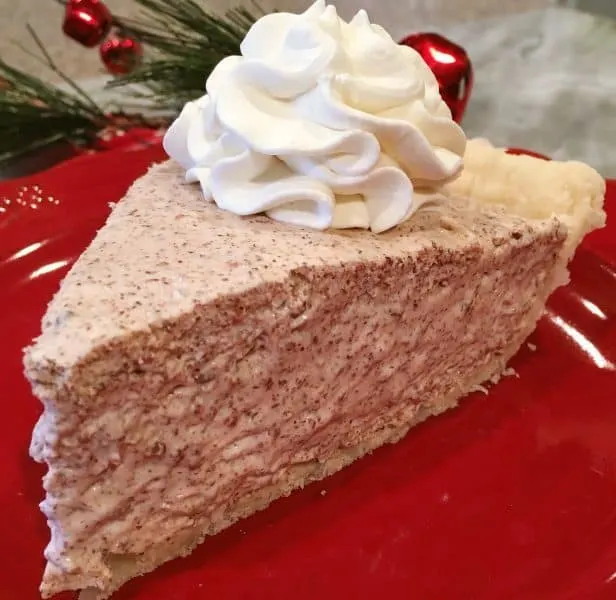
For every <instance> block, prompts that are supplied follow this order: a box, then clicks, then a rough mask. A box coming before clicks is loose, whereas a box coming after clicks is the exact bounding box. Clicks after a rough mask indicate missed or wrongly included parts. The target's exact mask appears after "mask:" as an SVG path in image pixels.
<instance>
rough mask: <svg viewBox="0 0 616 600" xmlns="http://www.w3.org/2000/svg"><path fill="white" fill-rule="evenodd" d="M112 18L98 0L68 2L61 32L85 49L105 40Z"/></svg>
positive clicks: (71, 0)
mask: <svg viewBox="0 0 616 600" xmlns="http://www.w3.org/2000/svg"><path fill="white" fill-rule="evenodd" d="M112 23H113V17H112V16H111V13H110V12H109V9H108V8H107V7H106V6H105V4H104V3H103V2H101V1H100V0H68V2H67V3H66V11H65V13H64V23H63V25H62V31H64V33H65V34H66V35H67V36H68V37H70V38H73V39H74V40H75V41H77V42H79V43H80V44H82V45H83V46H86V47H87V48H92V47H94V46H96V45H97V44H100V42H101V41H102V40H103V39H105V36H106V35H107V34H108V33H109V30H110V29H111V25H112Z"/></svg>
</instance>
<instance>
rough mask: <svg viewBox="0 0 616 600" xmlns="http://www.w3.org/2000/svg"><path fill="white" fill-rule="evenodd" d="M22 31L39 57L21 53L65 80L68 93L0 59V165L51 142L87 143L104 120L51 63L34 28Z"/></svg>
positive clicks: (52, 62)
mask: <svg viewBox="0 0 616 600" xmlns="http://www.w3.org/2000/svg"><path fill="white" fill-rule="evenodd" d="M27 29H28V32H29V33H30V35H31V36H32V38H33V40H34V42H35V43H36V45H37V46H38V48H39V50H40V52H41V56H38V55H33V54H31V53H30V52H28V51H26V52H28V54H31V55H32V56H34V58H36V59H37V60H39V61H41V62H42V63H43V64H45V65H46V66H47V67H48V68H49V69H50V70H51V71H53V72H54V73H55V74H56V75H57V76H59V77H60V78H61V79H62V80H63V81H64V82H66V83H67V84H68V86H69V88H70V89H71V91H70V92H68V91H64V90H62V89H60V88H59V87H57V86H54V85H51V84H49V83H46V82H45V81H43V80H42V79H39V78H38V77H35V76H33V75H29V74H28V73H25V72H23V71H21V70H19V69H17V68H15V67H12V66H11V65H9V64H8V63H7V62H5V61H4V60H2V59H0V164H2V163H6V162H8V161H10V160H12V159H14V158H16V157H18V156H21V155H23V154H26V153H28V152H31V151H32V150H38V149H41V148H44V147H45V146H49V145H50V144H53V143H55V142H60V141H69V142H72V143H75V144H85V143H88V142H90V141H92V139H93V138H94V137H95V136H96V133H97V131H99V130H100V128H101V127H103V126H104V123H105V122H106V120H107V117H106V116H105V113H104V112H103V110H102V109H101V107H99V106H98V105H97V104H96V102H94V100H92V98H90V96H88V94H86V92H84V91H83V90H82V89H81V88H80V87H79V86H78V85H77V84H76V83H74V82H73V81H72V80H71V79H69V78H68V77H67V76H66V75H65V74H64V73H62V71H61V70H60V69H59V68H58V67H57V66H56V64H55V63H54V61H53V60H52V58H51V56H50V55H49V54H48V53H47V51H46V50H45V48H44V46H43V44H42V42H41V40H40V39H39V37H38V36H37V35H36V33H35V32H34V30H33V29H32V28H31V27H30V26H29V25H28V26H27Z"/></svg>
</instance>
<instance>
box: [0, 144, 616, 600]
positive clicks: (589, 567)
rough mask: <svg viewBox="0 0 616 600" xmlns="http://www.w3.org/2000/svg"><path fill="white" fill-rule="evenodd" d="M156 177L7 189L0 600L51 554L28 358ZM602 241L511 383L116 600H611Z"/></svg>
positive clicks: (12, 597) (148, 153) (129, 162)
mask: <svg viewBox="0 0 616 600" xmlns="http://www.w3.org/2000/svg"><path fill="white" fill-rule="evenodd" d="M162 158H163V154H162V151H161V149H160V148H150V149H147V150H139V151H131V152H126V151H124V152H123V151H114V152H109V153H107V154H100V155H95V156H85V157H81V158H77V159H75V160H72V161H69V162H66V163H64V164H62V165H60V166H58V167H56V168H54V169H52V170H49V171H47V172H45V173H42V174H39V175H36V176H34V177H31V178H28V179H22V180H16V181H12V182H8V183H4V184H2V185H0V284H1V292H2V294H1V297H0V309H1V310H0V332H1V334H2V337H1V338H0V340H1V341H0V357H1V359H2V366H3V369H2V377H1V379H0V398H1V400H2V412H3V414H4V418H3V420H2V422H3V423H4V426H3V431H2V434H1V435H0V456H1V457H2V461H3V462H2V472H1V475H0V508H1V509H2V510H0V532H1V533H2V540H1V544H0V557H1V560H0V598H2V599H7V600H34V599H36V598H38V597H39V594H38V590H37V588H38V584H39V581H40V578H41V574H42V570H43V548H44V546H45V544H46V543H47V539H48V533H47V529H46V525H45V522H44V519H43V517H42V515H41V514H40V513H39V511H38V507H37V503H38V502H39V501H40V499H41V496H42V488H41V481H40V478H41V476H42V474H43V469H42V468H41V467H40V466H38V465H36V464H35V463H33V462H32V461H31V460H30V458H29V457H28V443H29V440H30V433H31V430H32V427H33V425H34V423H35V421H36V419H37V417H38V415H39V413H40V410H41V407H40V405H39V403H38V401H36V400H35V399H34V398H33V397H32V396H31V394H30V390H29V387H28V384H27V383H26V381H25V380H24V378H23V375H22V368H21V348H22V347H23V346H24V345H26V344H28V343H29V342H30V340H31V339H32V338H33V337H34V336H35V335H36V334H37V333H38V331H39V323H40V318H41V316H42V313H43V310H44V308H45V306H46V304H47V302H48V301H49V299H50V297H51V295H52V293H53V292H54V290H55V289H56V288H57V285H58V282H59V280H60V278H61V277H62V276H63V275H64V274H65V273H66V271H67V269H68V268H69V266H70V265H71V263H72V262H73V261H74V260H75V258H76V257H77V256H78V255H79V253H80V252H81V251H82V250H83V249H84V247H85V246H86V244H87V243H88V242H89V241H90V239H91V238H92V236H93V235H94V232H95V231H96V229H97V228H98V227H100V226H101V225H102V223H103V222H104V220H105V218H106V216H107V214H108V212H109V207H108V203H109V202H111V201H115V200H118V199H119V198H120V197H121V196H122V195H123V193H124V191H125V190H126V189H127V187H128V186H129V184H130V183H131V181H132V180H133V179H135V177H137V176H138V175H140V174H142V173H143V172H144V171H145V169H146V168H147V165H148V164H150V163H151V162H152V161H154V160H160V159H162ZM609 204H611V207H608V212H609V208H611V209H612V212H614V211H616V182H614V183H611V184H610V186H609V188H608V205H609ZM612 216H613V217H614V218H616V214H614V215H612ZM615 225H616V221H614V222H613V223H612V224H610V225H609V226H608V227H607V228H605V229H603V230H602V231H598V232H595V233H593V234H592V235H591V236H589V237H588V238H587V240H586V242H585V243H584V247H583V248H581V249H580V250H579V252H578V253H577V255H576V257H575V260H574V261H573V263H572V265H571V283H570V284H569V285H568V286H567V287H565V288H562V289H560V290H559V291H558V292H557V293H556V294H555V295H554V296H553V297H552V299H551V300H550V303H549V306H548V310H547V313H546V316H545V317H544V318H543V319H542V320H541V322H540V324H539V327H538V328H537V330H536V332H535V333H534V334H533V336H532V337H531V339H530V340H529V344H528V345H525V346H524V347H523V348H522V350H521V351H520V352H519V354H518V355H517V356H516V357H515V359H514V360H513V363H512V366H513V367H514V369H515V371H516V372H517V375H518V376H517V377H510V378H506V379H505V380H503V381H502V382H501V383H499V384H498V385H497V386H495V387H493V388H492V389H491V390H490V392H489V394H488V395H487V396H485V395H482V394H474V395H473V396H471V397H469V398H467V399H466V400H465V401H464V402H463V403H462V405H461V407H460V408H458V409H456V410H453V411H451V412H449V413H447V414H445V415H443V416H441V417H438V418H434V419H430V420H429V421H427V422H426V423H424V424H423V425H421V426H419V427H417V428H415V429H414V430H412V431H411V432H410V434H409V435H408V436H407V437H406V438H405V439H404V440H403V441H401V442H400V443H398V444H396V445H393V446H387V447H385V448H382V449H380V450H378V451H377V452H375V453H374V454H373V455H372V456H370V457H368V458H366V459H364V460H361V461H359V462H357V463H355V464H353V465H352V466H351V467H349V468H347V469H345V470H344V471H342V472H341V473H339V474H337V475H335V476H334V477H331V478H329V479H327V480H325V481H323V482H320V483H317V484H314V485H311V486H309V487H308V488H306V489H305V490H303V491H301V492H298V493H295V494H293V495H292V496H291V497H289V498H286V499H284V500H281V501H278V502H276V503H274V504H273V505H272V506H271V507H270V508H269V509H267V510H265V511H263V512H262V513H260V514H258V515H255V516H254V517H252V518H250V519H247V520H244V521H242V522H240V523H238V524H237V525H236V526H234V527H232V528H231V529H229V530H227V531H225V532H223V533H222V534H220V535H218V536H216V537H214V538H211V539H209V540H207V541H206V543H204V544H203V545H202V546H201V547H200V548H199V549H198V550H197V551H196V552H194V553H193V554H192V555H191V556H190V557H188V558H185V559H181V560H175V561H173V562H171V563H169V564H167V565H165V566H163V567H161V568H160V569H158V570H157V571H156V572H155V573H152V574H149V575H147V576H145V577H141V578H139V579H137V580H135V581H133V582H131V583H129V584H127V585H126V586H125V587H124V588H123V589H122V590H121V591H120V592H118V593H117V594H116V595H115V596H114V598H116V599H117V600H205V599H208V600H210V599H216V600H231V599H242V600H244V599H246V600H248V599H258V598H267V599H268V600H288V599H289V598H294V599H295V600H308V599H310V600H314V599H315V598H328V599H329V598H332V599H333V598H336V599H373V598H388V599H394V598H404V599H407V598H412V599H417V600H427V599H438V600H514V599H515V600H517V599H520V600H573V599H575V600H577V599H580V600H581V599H584V600H603V599H606V600H607V599H611V600H613V599H614V598H616V227H615ZM134 258H135V260H139V256H135V257H134ZM62 597H63V598H72V597H73V595H72V594H66V595H65V596H62Z"/></svg>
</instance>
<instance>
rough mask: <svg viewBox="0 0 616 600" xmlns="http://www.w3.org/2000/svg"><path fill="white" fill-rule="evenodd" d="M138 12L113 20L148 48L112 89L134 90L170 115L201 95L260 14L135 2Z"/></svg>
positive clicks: (184, 2) (163, 0)
mask: <svg viewBox="0 0 616 600" xmlns="http://www.w3.org/2000/svg"><path fill="white" fill-rule="evenodd" d="M135 1H136V2H137V3H138V4H139V5H140V6H141V7H142V8H143V9H144V11H143V14H142V16H141V17H140V18H138V19H137V20H130V19H122V18H120V19H116V24H117V25H118V26H119V27H120V28H121V29H123V30H124V31H125V33H126V34H128V35H131V36H134V37H136V38H138V39H139V40H140V41H141V42H142V43H143V44H144V45H146V46H147V47H148V50H149V53H148V56H147V58H146V59H145V60H144V62H143V64H142V65H141V66H140V67H138V68H137V69H136V70H135V71H134V72H132V73H130V74H129V75H126V76H123V77H120V78H117V79H115V80H114V81H112V82H111V84H110V85H111V86H112V87H119V86H125V85H134V84H137V85H138V86H139V87H140V88H142V89H144V90H145V93H144V94H143V95H145V96H147V97H148V98H149V100H150V101H152V102H153V103H154V105H155V106H157V107H158V108H160V109H162V110H170V111H173V112H177V111H179V109H180V108H181V107H182V106H183V105H184V104H185V103H186V102H187V101H189V100H193V99H195V98H196V97H198V96H200V95H202V94H203V93H204V90H205V80H206V78H207V77H208V75H209V74H210V73H211V72H212V70H213V69H214V67H215V66H216V65H217V64H218V63H219V62H220V61H221V60H222V59H223V58H225V57H226V56H229V55H232V54H239V51H240V44H241V42H242V40H243V39H244V37H245V35H246V33H247V31H248V29H249V28H250V27H251V25H252V24H253V23H254V22H255V21H256V20H257V18H258V17H259V16H261V15H262V14H263V11H262V10H261V9H260V8H259V7H258V5H256V4H253V6H252V8H253V10H252V11H251V10H249V9H248V8H245V7H237V8H232V9H230V10H228V11H226V12H225V13H224V14H223V15H217V14H214V13H212V12H209V11H208V10H207V9H206V8H204V7H203V6H202V5H201V4H200V3H197V2H196V0H176V1H175V2H168V1H167V0H135Z"/></svg>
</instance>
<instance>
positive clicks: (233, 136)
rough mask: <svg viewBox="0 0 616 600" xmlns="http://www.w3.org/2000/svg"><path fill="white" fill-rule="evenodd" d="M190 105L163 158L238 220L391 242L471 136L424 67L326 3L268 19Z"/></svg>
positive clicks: (361, 15) (362, 21)
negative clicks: (353, 232) (386, 235)
mask: <svg viewBox="0 0 616 600" xmlns="http://www.w3.org/2000/svg"><path fill="white" fill-rule="evenodd" d="M206 90H207V94H206V95H204V96H203V97H201V98H199V99H198V100H196V101H193V102H189V103H188V104H187V105H186V106H185V107H184V109H183V110H182V112H181V114H180V116H179V117H178V118H177V120H176V121H175V122H174V123H173V124H172V125H171V127H170V128H169V130H168V132H167V134H166V136H165V139H164V147H165V149H166V151H167V153H168V154H169V155H170V156H171V157H172V158H173V159H174V160H176V161H177V162H178V163H180V165H182V167H184V168H185V169H186V179H187V181H189V182H199V183H200V184H201V187H202V189H203V193H204V194H205V196H206V198H207V199H209V200H213V201H214V202H216V204H217V205H218V206H219V207H220V208H222V209H224V210H228V211H231V212H234V213H236V214H238V215H251V214H257V213H265V214H267V215H268V216H270V217H271V218H272V219H276V220H278V221H283V222H286V223H289V224H293V225H299V226H304V227H311V228H316V229H326V228H329V227H332V228H355V227H357V228H365V229H371V230H372V231H374V232H382V231H386V230H388V229H390V228H392V227H395V226H396V225H398V224H399V223H401V222H403V221H405V220H406V219H408V218H409V217H410V216H411V215H412V214H413V213H414V212H415V211H416V210H417V209H418V208H419V207H420V206H421V205H422V204H423V203H425V202H426V201H428V200H431V199H433V198H438V197H439V196H440V195H439V193H438V191H439V187H440V186H441V184H443V183H445V182H447V181H449V180H450V179H452V178H453V177H455V176H456V175H457V174H458V173H459V172H460V170H461V168H462V156H463V155H464V149H465V145H466V137H465V135H464V132H463V131H462V129H461V128H460V127H459V126H458V125H457V124H456V123H455V122H454V121H453V119H452V118H451V112H450V111H449V108H448V107H447V105H446V104H445V102H444V101H443V100H442V98H441V97H440V95H439V90H438V82H437V81H436V78H435V77H434V74H433V73H432V71H431V70H430V68H429V67H428V66H427V65H426V63H425V62H424V61H423V59H422V58H421V56H420V55H419V54H418V53H417V52H416V51H415V50H413V49H412V48H409V47H407V46H402V45H399V44H397V43H396V42H395V41H394V40H393V39H392V38H391V36H390V35H389V34H388V33H387V32H386V31H385V30H384V29H383V28H382V27H380V26H378V25H374V24H372V23H370V20H369V18H368V15H367V14H366V12H365V11H364V10H360V11H359V12H358V13H357V15H356V16H355V17H354V18H353V19H352V20H351V21H350V22H348V23H347V22H345V21H344V20H343V19H341V18H340V17H339V16H338V14H337V12H336V8H335V7H334V6H332V5H326V4H325V2H324V0H318V1H317V2H315V3H314V4H313V5H312V6H311V7H310V8H309V9H308V10H307V11H306V12H304V13H303V14H298V15H296V14H289V13H273V14H269V15H266V16H264V17H262V18H261V19H259V20H258V21H257V22H256V23H255V24H254V25H253V26H252V27H251V29H250V31H249V32H248V34H247V35H246V38H245V39H244V41H243V42H242V44H241V56H229V57H227V58H225V59H224V60H222V61H221V62H220V63H219V64H218V66H217V67H216V68H215V69H214V71H213V72H212V74H211V75H210V77H209V79H208V80H207V83H206Z"/></svg>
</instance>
